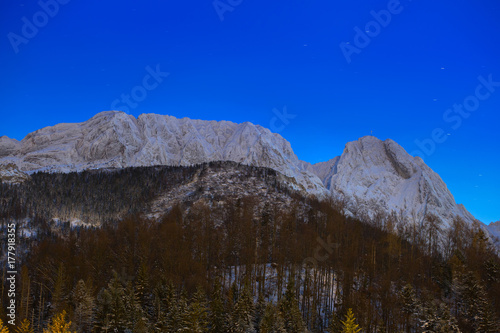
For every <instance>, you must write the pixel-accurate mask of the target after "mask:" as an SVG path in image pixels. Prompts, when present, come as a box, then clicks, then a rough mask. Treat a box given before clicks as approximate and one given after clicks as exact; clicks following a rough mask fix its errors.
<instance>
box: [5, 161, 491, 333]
mask: <svg viewBox="0 0 500 333" xmlns="http://www.w3.org/2000/svg"><path fill="white" fill-rule="evenodd" d="M287 182H288V180H287V179H286V178H285V177H283V176H282V175H280V174H279V173H277V172H276V171H273V170H270V169H266V168H257V167H248V166H241V165H238V164H236V163H227V162H215V163H210V164H203V165H197V166H192V167H148V168H128V169H122V170H94V171H86V172H82V173H70V174H42V173H39V174H34V175H32V177H31V179H30V180H28V181H26V182H24V183H23V184H21V185H7V184H1V185H0V219H1V221H2V224H1V225H2V227H1V228H2V233H1V235H2V255H1V258H2V260H5V251H6V248H5V244H6V241H5V240H6V234H7V232H6V229H7V224H8V223H10V222H16V223H17V225H18V228H17V233H18V235H17V246H18V252H19V260H20V261H21V262H20V263H19V276H18V295H17V297H16V301H17V309H18V312H17V314H18V316H17V320H18V324H17V328H20V327H21V323H24V327H27V326H28V325H29V326H30V327H32V328H33V329H34V331H35V332H42V331H43V330H44V329H46V330H48V331H49V332H62V331H64V330H59V331H58V330H56V329H55V328H54V327H55V326H59V327H63V326H67V327H68V328H69V329H70V331H77V332H304V330H305V329H307V330H309V331H311V332H346V331H347V332H354V331H355V330H351V331H349V330H347V329H348V328H349V327H351V329H352V328H353V327H354V326H355V325H359V328H361V329H362V332H498V331H499V327H498V319H499V317H500V304H499V302H500V259H499V258H498V256H497V255H496V253H495V249H494V248H493V247H491V246H490V245H489V243H488V239H487V237H486V235H485V234H484V232H483V231H482V229H480V228H479V227H477V226H473V225H468V224H466V223H464V222H463V221H461V220H460V219H456V220H455V221H454V223H453V227H452V229H450V230H449V231H446V232H444V231H440V230H441V229H440V226H439V223H438V222H437V221H436V219H435V218H434V217H433V216H428V217H427V218H426V219H425V220H424V221H417V222H414V221H410V220H406V219H403V218H401V217H400V216H396V215H392V216H384V215H382V214H381V215H380V216H378V217H376V218H375V219H374V220H373V221H370V222H361V221H358V220H355V219H352V218H349V217H346V216H344V215H343V214H342V213H341V212H342V211H343V206H342V203H339V202H333V201H323V202H319V201H317V200H315V199H311V198H307V197H303V196H301V194H300V193H299V192H295V191H293V190H291V189H290V186H288V185H293V184H290V183H287ZM222 189H224V191H223V190H222ZM54 218H57V219H56V220H54ZM76 220H79V221H81V222H82V223H81V224H78V223H76V224H75V223H73V226H71V224H70V223H69V222H71V221H76ZM66 222H68V223H66ZM26 230H29V231H30V232H25V231H26ZM3 267H5V265H3ZM21 267H22V268H21ZM5 274H6V269H5V268H3V275H4V277H5ZM2 282H3V283H4V284H3V285H2V290H1V297H2V303H3V304H2V305H3V306H2V307H0V308H1V309H2V310H0V311H4V310H5V309H6V306H7V302H8V298H7V295H6V289H7V287H6V280H5V278H3V279H2ZM0 318H1V319H2V321H3V323H4V324H5V323H6V321H7V319H8V318H7V317H6V313H4V312H3V313H0ZM69 322H71V324H69ZM0 330H1V328H0ZM9 330H10V331H11V332H17V331H15V330H14V327H9ZM22 332H30V330H29V329H25V330H23V331H22Z"/></svg>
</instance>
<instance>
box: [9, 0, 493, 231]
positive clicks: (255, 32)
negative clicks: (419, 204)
mask: <svg viewBox="0 0 500 333" xmlns="http://www.w3.org/2000/svg"><path fill="white" fill-rule="evenodd" d="M54 1H55V0H48V1H47V0H42V2H41V3H42V4H43V3H47V4H51V5H46V6H45V5H41V4H40V3H39V2H38V1H7V0H6V1H2V4H1V5H0V6H1V10H0V35H1V36H2V37H1V42H0V70H1V77H0V89H1V90H0V91H1V98H0V110H1V115H2V117H1V123H0V135H7V136H8V137H11V138H16V139H18V140H21V139H22V138H23V137H24V136H25V135H26V134H28V133H29V132H31V131H34V130H36V129H39V128H41V127H44V126H49V125H54V124H56V123H60V122H80V121H85V120H87V119H88V118H90V117H92V116H93V115H94V114H96V113H98V112H100V111H104V110H110V109H112V108H113V109H119V110H123V111H127V112H129V113H130V114H133V115H134V116H138V115H139V114H141V113H159V114H170V115H173V116H176V117H190V118H199V119H207V120H208V119H210V120H211V119H215V120H231V121H235V122H244V121H251V122H253V123H257V124H260V125H262V126H265V127H268V128H271V129H273V130H275V131H279V132H280V134H281V135H283V136H284V137H285V138H286V139H287V140H289V141H290V142H291V144H292V147H293V149H294V150H295V152H296V154H297V155H298V156H299V158H300V159H303V160H306V161H309V162H312V163H315V162H320V161H325V160H328V159H330V158H332V157H334V156H336V155H339V154H341V153H342V150H343V147H344V144H345V143H346V142H348V141H352V140H356V139H358V138H359V137H361V136H364V135H369V134H370V133H371V131H373V135H375V136H377V137H378V138H380V139H386V138H391V139H393V140H395V141H396V142H398V143H399V144H401V145H402V146H403V147H404V148H405V149H406V150H407V151H408V152H410V153H412V154H413V155H415V154H417V153H418V154H420V155H421V156H422V157H424V160H425V161H426V163H427V164H428V165H429V166H430V167H431V168H433V169H434V170H435V171H436V172H438V173H439V174H440V175H441V177H442V178H443V180H444V181H445V182H446V183H447V184H448V187H449V188H450V190H451V192H452V193H453V194H454V196H455V198H456V200H457V202H459V203H464V204H465V206H466V208H467V209H469V211H471V212H472V213H473V214H474V215H475V216H476V217H477V218H479V219H480V220H482V221H484V222H487V223H488V222H491V221H497V220H500V208H499V207H500V173H499V167H498V166H499V162H500V157H499V143H500V133H499V125H500V124H499V120H500V115H499V112H500V57H499V49H500V19H499V18H498V15H499V13H500V3H499V2H498V1H497V0H474V1H472V0H470V1H461V0H453V1H451V0H444V1H431V0H413V1H409V0H402V1H401V3H400V4H399V5H398V3H397V2H395V1H394V0H391V1H386V0H383V1H367V0H365V1H353V0H351V1H331V0H330V1H326V0H322V1H314V0H311V1H298V0H287V1H285V0H275V1H268V0H267V1H262V0H253V1H250V0H243V1H240V0H220V1H216V2H215V4H216V5H217V7H218V10H216V9H215V7H214V2H213V0H203V1H201V0H195V1H169V0H166V1H129V0H122V1H102V0H101V1H96V0H86V1H82V0H70V1H68V0H60V2H57V4H58V7H59V8H56V7H55V6H54V3H56V2H54ZM61 3H62V4H61ZM43 7H45V10H46V11H49V12H50V13H51V14H52V15H51V16H49V15H48V14H44V12H41V11H42V10H43ZM388 9H389V10H390V11H388V12H383V13H382V14H380V15H379V17H378V19H379V21H380V22H381V23H382V24H380V23H377V24H373V22H372V21H374V20H375V18H374V16H373V15H372V14H371V11H375V12H378V13H380V11H381V10H388ZM384 13H385V14H387V13H389V14H390V22H388V21H389V18H388V15H383V14H384ZM375 16H377V15H375ZM221 18H223V20H221ZM34 23H35V24H36V25H38V27H37V26H36V25H35V26H32V25H33V24H34ZM367 24H368V26H367ZM382 25H383V26H382ZM30 28H31V29H30ZM33 28H35V29H36V30H33ZM355 29H356V30H355ZM367 30H368V34H369V35H370V36H371V37H370V36H368V37H367V36H366V35H365V34H366V31H367ZM360 32H361V33H362V34H363V36H361V35H359V34H360ZM356 35H358V36H357V37H356ZM341 45H342V47H341ZM347 60H350V62H348V61H347ZM148 66H149V70H148V69H146V68H147V67H148ZM157 66H158V67H159V71H160V72H168V73H170V75H169V76H168V77H162V76H159V77H158V81H161V82H160V83H159V84H157V82H155V81H154V80H153V79H151V78H149V77H147V75H148V72H150V71H155V70H157ZM162 75H163V74H162ZM480 76H481V77H482V78H483V79H482V80H483V82H487V81H490V83H486V84H484V83H481V81H480V80H479V79H478V77H480ZM490 76H491V77H490ZM145 78H147V79H146V81H144V79H145ZM491 81H493V82H491ZM144 82H145V83H144ZM495 82H499V83H495ZM145 87H147V88H148V89H150V90H146V89H145ZM144 92H146V93H147V96H144ZM131 93H133V95H134V96H135V97H130V99H129V100H128V102H127V101H125V100H123V101H122V100H121V99H122V94H123V96H125V95H130V94H131ZM141 94H142V95H141ZM127 103H128V105H127ZM464 103H465V104H466V105H465V106H461V105H460V104H464ZM454 104H457V105H456V107H454ZM284 106H286V109H287V112H288V114H291V115H295V117H294V118H293V119H292V118H291V117H290V118H288V119H285V120H286V122H287V124H285V123H284V122H282V121H281V120H279V119H278V118H276V112H277V111H276V110H279V113H281V114H282V113H283V108H284ZM273 110H274V111H273ZM468 110H470V111H468ZM439 128H440V129H442V131H440V130H439ZM436 129H437V130H436ZM433 131H435V132H436V133H434V134H435V135H434V136H435V137H434V138H433V136H432V132H433ZM416 140H419V142H424V143H426V146H425V149H422V148H421V147H419V146H418V145H417V141H416ZM443 140H445V141H444V142H442V141H443ZM438 141H439V142H438ZM433 145H434V146H435V147H434V148H433V147H432V146H433ZM417 150H419V151H417Z"/></svg>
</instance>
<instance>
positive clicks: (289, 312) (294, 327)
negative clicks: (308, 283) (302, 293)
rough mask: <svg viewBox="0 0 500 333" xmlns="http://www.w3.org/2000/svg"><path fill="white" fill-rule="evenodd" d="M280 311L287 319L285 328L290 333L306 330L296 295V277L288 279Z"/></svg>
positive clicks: (301, 332) (285, 319)
mask: <svg viewBox="0 0 500 333" xmlns="http://www.w3.org/2000/svg"><path fill="white" fill-rule="evenodd" d="M279 308H280V312H281V313H282V315H283V319H284V321H285V329H286V331H287V332H290V333H303V332H304V330H305V323H304V319H303V318H302V314H301V313H300V309H299V302H298V300H297V298H296V296H295V279H293V278H290V279H289V280H288V284H287V288H286V292H285V295H284V297H282V299H281V301H280V306H279Z"/></svg>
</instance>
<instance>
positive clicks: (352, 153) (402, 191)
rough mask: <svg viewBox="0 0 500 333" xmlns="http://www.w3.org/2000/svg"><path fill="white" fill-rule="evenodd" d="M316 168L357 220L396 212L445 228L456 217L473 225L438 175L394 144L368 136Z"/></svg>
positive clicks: (349, 145) (351, 143)
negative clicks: (427, 219) (430, 219)
mask: <svg viewBox="0 0 500 333" xmlns="http://www.w3.org/2000/svg"><path fill="white" fill-rule="evenodd" d="M313 168H314V170H315V172H316V174H318V176H319V177H320V179H321V180H322V181H323V183H324V185H325V187H326V188H327V189H328V190H329V191H330V192H331V193H332V194H333V195H334V196H336V197H337V198H340V199H344V200H345V201H346V202H347V204H348V208H349V210H350V211H352V212H357V213H358V214H362V215H368V216H373V215H374V214H376V213H377V212H378V211H382V212H390V211H394V212H396V213H398V214H402V215H403V216H407V217H411V218H412V219H413V220H417V221H420V220H422V218H423V217H424V216H426V215H429V214H433V215H436V216H437V217H439V218H441V219H442V220H443V222H444V223H445V224H447V223H450V222H451V221H452V219H453V217H454V216H460V217H462V218H463V219H464V220H466V221H468V222H473V221H475V219H474V217H473V216H472V215H471V214H470V213H469V212H467V210H466V209H465V208H464V207H463V206H462V205H457V204H456V202H455V199H454V198H453V195H452V194H451V193H450V191H449V190H448V188H447V187H446V184H445V183H444V182H443V180H442V179H441V177H439V175H438V174H436V173H435V172H434V171H432V170H431V169H430V168H429V167H428V166H427V165H426V164H425V163H424V162H423V161H422V159H421V158H420V157H413V156H411V155H409V154H408V153H407V152H406V151H405V150H404V149H403V148H402V147H401V146H399V145H398V144H397V143H395V142H394V141H392V140H390V139H388V140H386V141H381V140H379V139H377V138H375V137H371V136H367V137H363V138H361V139H359V140H357V141H354V142H349V143H348V144H347V145H346V146H345V149H344V152H343V154H342V155H341V156H339V157H336V158H334V159H332V160H330V161H328V162H324V163H319V164H316V165H313Z"/></svg>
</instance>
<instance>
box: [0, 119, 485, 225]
mask: <svg viewBox="0 0 500 333" xmlns="http://www.w3.org/2000/svg"><path fill="white" fill-rule="evenodd" d="M226 160H227V161H233V162H237V163H241V164H247V165H253V166H259V167H268V168H271V169H274V170H276V171H278V172H280V173H282V174H284V175H285V176H287V177H290V178H291V179H293V181H294V182H293V184H292V186H294V188H295V189H296V190H299V191H302V192H303V193H304V194H307V195H315V196H317V197H319V198H323V199H325V198H329V197H333V198H334V199H338V200H342V201H344V202H345V203H346V206H347V210H348V212H349V213H351V214H353V215H358V216H364V217H366V218H367V219H371V218H373V217H374V216H375V215H376V214H377V213H379V212H385V213H386V214H390V213H391V212H395V213H398V214H400V215H404V216H406V217H411V218H412V219H413V222H421V221H423V219H424V218H425V217H426V216H428V215H435V216H437V217H439V218H440V219H441V220H442V222H443V223H444V225H445V226H448V225H450V223H451V222H452V220H453V219H454V218H455V216H459V217H461V218H462V219H464V220H466V221H467V222H470V223H474V222H477V220H476V219H475V218H474V217H473V216H472V215H471V214H470V213H469V212H468V211H467V210H466V209H465V208H464V207H463V206H462V205H458V204H457V203H456V202H455V199H454V197H453V195H452V194H451V193H450V191H449V190H448V188H447V186H446V184H445V183H444V182H443V181H442V179H441V177H439V175H437V174H436V173H435V172H434V171H432V169H431V168H429V167H428V166H427V165H426V164H425V163H424V161H423V160H422V159H421V158H420V157H413V156H411V155H409V154H408V153H407V152H406V151H405V150H404V148H403V147H401V146H400V145H398V144H397V143H396V142H394V141H393V140H391V139H387V140H385V141H381V140H379V139H377V138H375V137H373V136H365V137H362V138H360V139H358V140H356V141H352V142H348V143H347V144H346V145H345V148H344V151H343V153H342V154H341V155H340V156H336V157H334V158H332V159H330V160H329V161H325V162H320V163H316V164H311V163H308V162H305V161H301V160H299V159H298V157H297V156H296V155H295V153H294V152H293V149H292V147H291V145H290V143H289V142H288V141H287V140H285V139H284V138H283V137H282V136H281V135H279V134H277V133H272V132H271V131H270V130H269V129H267V128H265V127H262V126H260V125H255V124H252V123H250V122H244V123H241V124H237V123H234V122H231V121H213V120H212V121H206V120H198V119H190V118H187V117H184V118H176V117H173V116H169V115H158V114H153V113H148V114H141V115H139V116H138V117H137V118H136V117H134V116H132V115H129V114H126V113H124V112H121V111H105V112H101V113H98V114H96V115H95V116H93V117H92V118H90V119H89V120H87V121H85V122H81V123H61V124H57V125H54V126H49V127H45V128H42V129H39V130H37V131H34V132H32V133H30V134H28V135H27V136H26V137H25V138H24V139H23V140H21V141H17V140H15V139H10V138H8V137H6V136H2V137H0V164H7V163H10V164H14V165H16V166H17V167H18V168H19V169H20V170H21V171H23V172H26V173H28V174H30V173H33V172H37V171H46V172H70V171H81V170H85V169H94V168H107V167H112V168H124V167H131V166H152V165H181V166H182V165H184V166H186V165H193V164H199V163H205V162H211V161H226Z"/></svg>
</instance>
